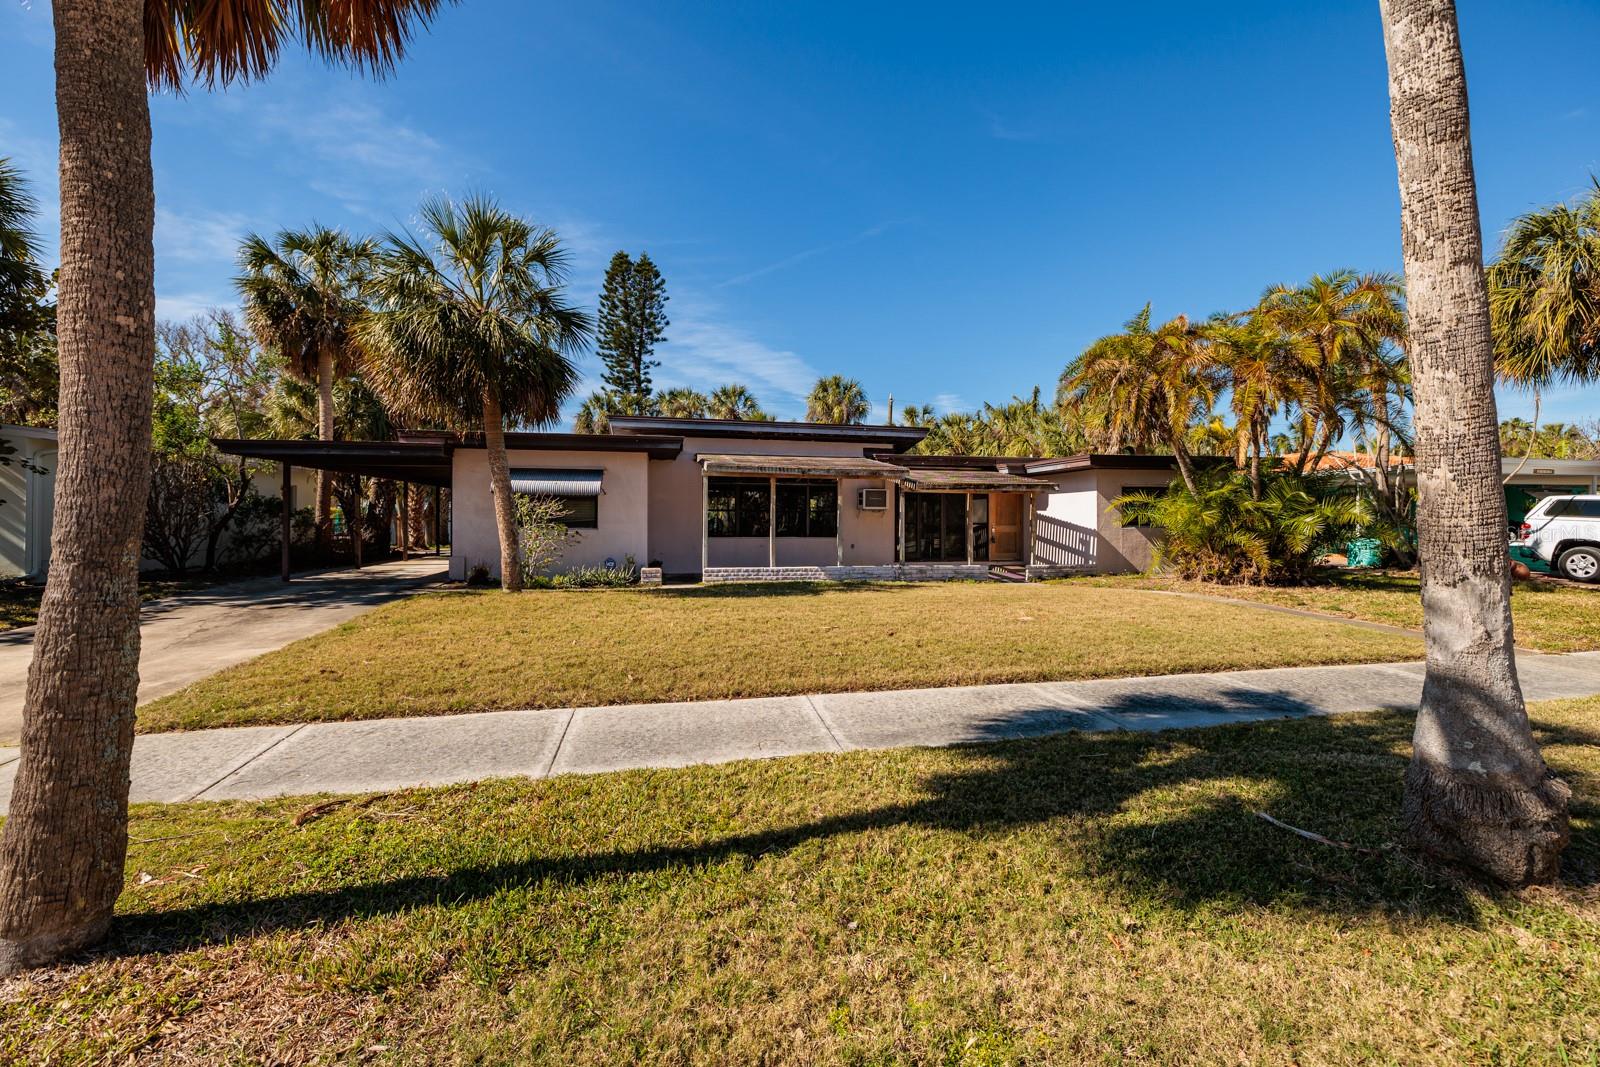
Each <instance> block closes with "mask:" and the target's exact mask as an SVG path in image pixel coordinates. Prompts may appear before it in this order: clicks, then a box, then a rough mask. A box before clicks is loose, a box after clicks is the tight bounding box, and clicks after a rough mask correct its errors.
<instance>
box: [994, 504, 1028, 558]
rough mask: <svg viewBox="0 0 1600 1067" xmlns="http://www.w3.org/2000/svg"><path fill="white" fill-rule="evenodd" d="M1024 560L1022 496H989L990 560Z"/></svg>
mask: <svg viewBox="0 0 1600 1067" xmlns="http://www.w3.org/2000/svg"><path fill="white" fill-rule="evenodd" d="M1021 558H1022V494H1021V493H990V494H989V559H990V560H1006V561H1009V560H1019V559H1021Z"/></svg>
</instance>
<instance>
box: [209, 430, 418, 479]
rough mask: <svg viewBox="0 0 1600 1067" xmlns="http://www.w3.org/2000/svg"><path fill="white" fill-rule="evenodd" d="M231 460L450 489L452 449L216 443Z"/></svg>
mask: <svg viewBox="0 0 1600 1067" xmlns="http://www.w3.org/2000/svg"><path fill="white" fill-rule="evenodd" d="M211 443H212V444H214V445H216V446H217V448H218V449H219V450H220V451H222V452H224V453H226V454H227V455H230V456H249V457H251V458H253V459H265V460H271V461H273V462H276V463H287V464H289V465H290V466H292V467H310V468H312V469H313V470H324V471H335V472H337V473H341V474H360V475H365V476H367V477H369V478H392V479H394V480H395V481H399V482H416V483H418V484H420V485H440V486H448V485H449V484H450V449H449V446H448V444H447V443H446V442H444V441H291V440H281V439H264V440H239V439H237V438H226V437H214V438H212V439H211Z"/></svg>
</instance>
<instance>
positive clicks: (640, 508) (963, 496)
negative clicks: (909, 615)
mask: <svg viewBox="0 0 1600 1067" xmlns="http://www.w3.org/2000/svg"><path fill="white" fill-rule="evenodd" d="M925 433H926V431H925V430H923V429H920V428H916V427H907V426H834V425H822V424H816V423H798V422H745V421H737V420H719V419H670V418H655V417H643V416H637V417H636V416H613V417H612V419H611V420H610V432H608V433H605V434H565V433H509V434H507V435H506V448H507V451H508V458H509V461H510V466H511V477H512V489H513V491H515V492H520V493H529V494H538V495H545V496H554V497H558V498H560V499H561V500H562V501H563V503H564V504H565V505H566V511H567V515H568V522H569V525H570V526H572V527H573V528H575V529H577V530H578V531H579V533H578V536H577V538H576V539H575V543H574V544H573V545H571V546H570V547H569V548H568V549H567V551H566V553H565V555H564V557H563V560H562V565H563V566H567V567H572V566H580V565H593V564H599V565H606V564H608V563H611V564H621V563H623V562H624V561H625V560H627V559H628V558H629V557H632V559H633V560H634V561H635V562H636V563H638V564H639V565H641V566H646V565H650V566H659V567H660V568H662V569H663V570H664V571H665V572H666V573H667V574H669V575H679V576H690V575H699V576H702V577H703V578H704V580H706V581H708V582H717V581H749V580H791V579H854V578H951V577H984V576H987V575H988V574H989V573H990V571H991V569H994V568H1003V569H1006V570H1009V571H1011V572H1012V573H1013V574H1015V575H1018V576H1020V575H1023V574H1026V575H1027V576H1030V577H1040V576H1045V575H1051V574H1067V573H1088V572H1093V573H1108V572H1119V571H1131V570H1140V569H1142V568H1144V567H1145V566H1147V565H1148V564H1149V562H1150V554H1151V548H1152V544H1153V540H1154V537H1153V531H1151V530H1148V529H1144V528H1140V527H1135V526H1125V525H1124V524H1123V522H1122V519H1121V517H1120V515H1118V514H1117V512H1116V510H1115V509H1114V508H1113V507H1112V506H1111V501H1112V500H1114V499H1116V498H1117V497H1119V496H1121V495H1122V494H1123V493H1125V492H1127V491H1129V490H1133V489H1148V488H1159V487H1164V486H1166V485H1167V484H1168V483H1169V482H1170V481H1171V480H1172V478H1173V476H1174V475H1173V468H1172V460H1171V458H1170V457H1167V456H1129V455H1114V456H1106V455H1082V456H1073V457H1068V458H1063V459H1038V458H1036V459H1028V458H985V457H968V456H920V455H919V456H911V455H906V454H905V453H906V451H907V450H908V449H910V448H911V447H912V446H914V445H916V444H917V443H918V442H919V441H921V440H922V438H923V436H924V435H925ZM217 444H218V446H219V447H220V448H222V449H223V451H225V452H229V453H231V454H235V455H248V456H254V457H257V458H260V459H267V460H274V461H277V462H280V463H286V464H288V465H290V466H291V467H297V466H305V467H320V468H322V469H327V470H344V471H354V472H359V473H362V474H368V475H372V476H375V477H385V478H395V479H400V480H405V481H410V482H413V483H415V484H421V485H442V486H447V487H449V488H450V490H451V501H452V505H453V506H452V516H451V521H452V531H453V532H452V539H451V540H452V544H451V562H450V567H451V575H452V576H453V577H455V578H458V579H459V578H464V577H465V576H466V573H467V571H468V569H469V568H471V567H473V566H475V565H478V564H482V565H484V566H485V567H487V568H488V569H489V571H490V573H491V574H496V573H497V572H498V569H499V559H500V551H499V542H498V539H497V537H496V531H495V521H494V508H493V501H492V497H491V494H490V489H489V471H488V461H487V454H486V452H485V451H484V448H483V442H482V435H481V434H466V435H455V434H448V433H443V432H409V433H402V434H401V435H400V440H398V441H393V442H331V443H325V442H315V441H218V442H217Z"/></svg>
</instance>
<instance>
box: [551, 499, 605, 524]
mask: <svg viewBox="0 0 1600 1067" xmlns="http://www.w3.org/2000/svg"><path fill="white" fill-rule="evenodd" d="M551 499H553V500H555V501H556V502H557V503H559V504H560V505H561V514H560V515H558V516H556V521H557V522H559V523H560V524H561V525H563V526H565V527H566V528H567V529H569V530H595V529H598V528H599V526H600V498H599V497H597V496H558V497H552V498H551Z"/></svg>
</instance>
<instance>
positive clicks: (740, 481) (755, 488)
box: [706, 478, 771, 537]
mask: <svg viewBox="0 0 1600 1067" xmlns="http://www.w3.org/2000/svg"><path fill="white" fill-rule="evenodd" d="M770 489H771V486H770V485H769V484H768V482H767V480H766V479H765V478H759V479H757V478H712V479H710V483H709V484H708V485H707V486H706V491H707V497H706V534H707V535H708V536H710V537H765V536H767V522H768V520H769V519H770V517H771V516H770V515H769V514H768V508H769V506H770V505H769V502H770V499H771V497H770Z"/></svg>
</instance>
